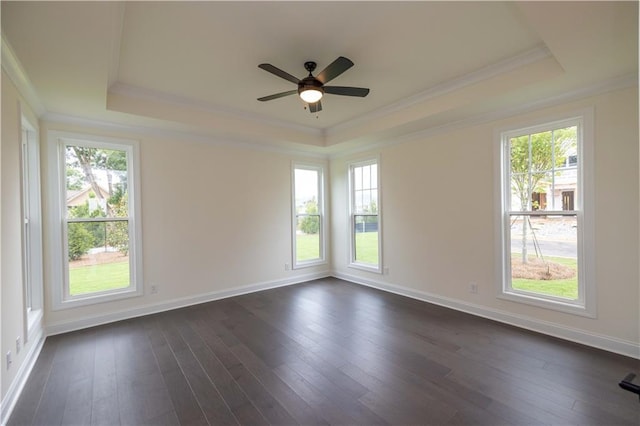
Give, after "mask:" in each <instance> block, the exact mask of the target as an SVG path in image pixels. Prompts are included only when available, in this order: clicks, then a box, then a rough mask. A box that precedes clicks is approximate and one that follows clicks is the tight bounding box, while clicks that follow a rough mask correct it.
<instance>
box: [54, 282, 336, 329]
mask: <svg viewBox="0 0 640 426" xmlns="http://www.w3.org/2000/svg"><path fill="white" fill-rule="evenodd" d="M329 276H331V274H330V272H329V271H320V272H315V273H311V274H305V275H297V276H296V277H295V278H289V279H283V280H272V281H264V282H260V283H255V284H250V285H246V286H243V287H238V288H233V289H229V290H221V291H213V292H210V293H204V294H199V295H196V296H188V297H183V298H179V299H173V300H170V301H166V302H160V303H151V304H148V305H143V306H140V307H136V308H134V309H127V310H121V311H117V312H111V313H108V314H103V315H92V316H86V317H83V318H78V319H74V320H72V321H62V322H56V323H51V324H47V327H46V332H47V336H53V335H56V334H61V333H68V332H70V331H76V330H81V329H84V328H88V327H95V326H97V325H102V324H108V323H111V322H116V321H121V320H126V319H130V318H136V317H141V316H144V315H150V314H156V313H159V312H164V311H170V310H173V309H178V308H184V307H187V306H192V305H197V304H199V303H206V302H212V301H214V300H219V299H225V298H227V297H233V296H240V295H242V294H247V293H254V292H256V291H262V290H268V289H270V288H276V287H284V286H288V285H293V284H299V283H302V282H306V281H311V280H315V279H319V278H326V277H329Z"/></svg>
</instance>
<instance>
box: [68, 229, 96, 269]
mask: <svg viewBox="0 0 640 426" xmlns="http://www.w3.org/2000/svg"><path fill="white" fill-rule="evenodd" d="M68 231H69V235H68V240H69V243H68V244H69V260H78V259H80V258H81V257H82V256H84V255H85V254H87V253H88V252H89V249H90V248H91V247H93V235H91V233H90V232H89V231H88V230H87V228H86V227H85V224H84V223H81V222H75V223H70V224H69V229H68Z"/></svg>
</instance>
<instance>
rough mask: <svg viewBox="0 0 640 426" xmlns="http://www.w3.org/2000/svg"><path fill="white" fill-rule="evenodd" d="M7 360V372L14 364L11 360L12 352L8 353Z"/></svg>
mask: <svg viewBox="0 0 640 426" xmlns="http://www.w3.org/2000/svg"><path fill="white" fill-rule="evenodd" d="M6 360H7V370H8V369H9V368H10V367H11V363H12V362H13V361H12V360H11V351H9V352H7V357H6Z"/></svg>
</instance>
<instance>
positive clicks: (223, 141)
mask: <svg viewBox="0 0 640 426" xmlns="http://www.w3.org/2000/svg"><path fill="white" fill-rule="evenodd" d="M41 119H42V120H43V121H45V122H47V123H50V124H63V125H68V126H78V127H83V128H85V129H86V130H87V133H91V130H98V131H102V132H118V133H125V134H129V135H136V136H138V137H144V136H147V137H153V138H158V139H165V140H166V139H175V140H184V141H188V142H194V143H203V144H208V145H215V146H223V147H231V148H237V149H250V150H254V151H263V152H272V153H278V154H285V155H290V156H297V157H304V158H319V159H328V158H329V155H328V154H327V153H326V152H323V151H324V147H312V146H309V147H305V148H304V149H296V148H293V147H283V146H276V145H273V144H259V143H255V142H254V141H250V140H246V139H243V138H239V137H238V138H236V137H228V136H216V135H206V134H201V133H197V132H195V131H193V132H192V131H188V130H185V131H181V130H177V129H171V128H162V127H150V126H143V125H138V124H121V123H116V122H111V121H100V120H93V119H89V118H83V117H77V116H72V115H67V114H59V113H51V112H47V113H45V114H44V115H43V116H42V117H41ZM52 130H53V129H52ZM56 130H57V129H56Z"/></svg>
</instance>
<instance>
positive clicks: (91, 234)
mask: <svg viewBox="0 0 640 426" xmlns="http://www.w3.org/2000/svg"><path fill="white" fill-rule="evenodd" d="M68 215H69V218H70V219H75V218H95V217H104V211H102V209H95V210H93V211H89V202H88V201H86V202H85V203H84V204H82V205H79V206H74V207H71V208H70V209H69V213H68ZM75 224H76V225H80V226H81V227H82V228H84V229H85V231H87V233H88V235H86V234H85V233H77V234H76V235H75V236H74V238H80V237H82V238H86V239H87V243H88V244H89V247H88V248H92V247H100V246H104V245H105V227H104V223H102V222H75ZM69 240H71V233H69ZM87 251H88V250H87ZM82 254H86V252H85V253H82Z"/></svg>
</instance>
